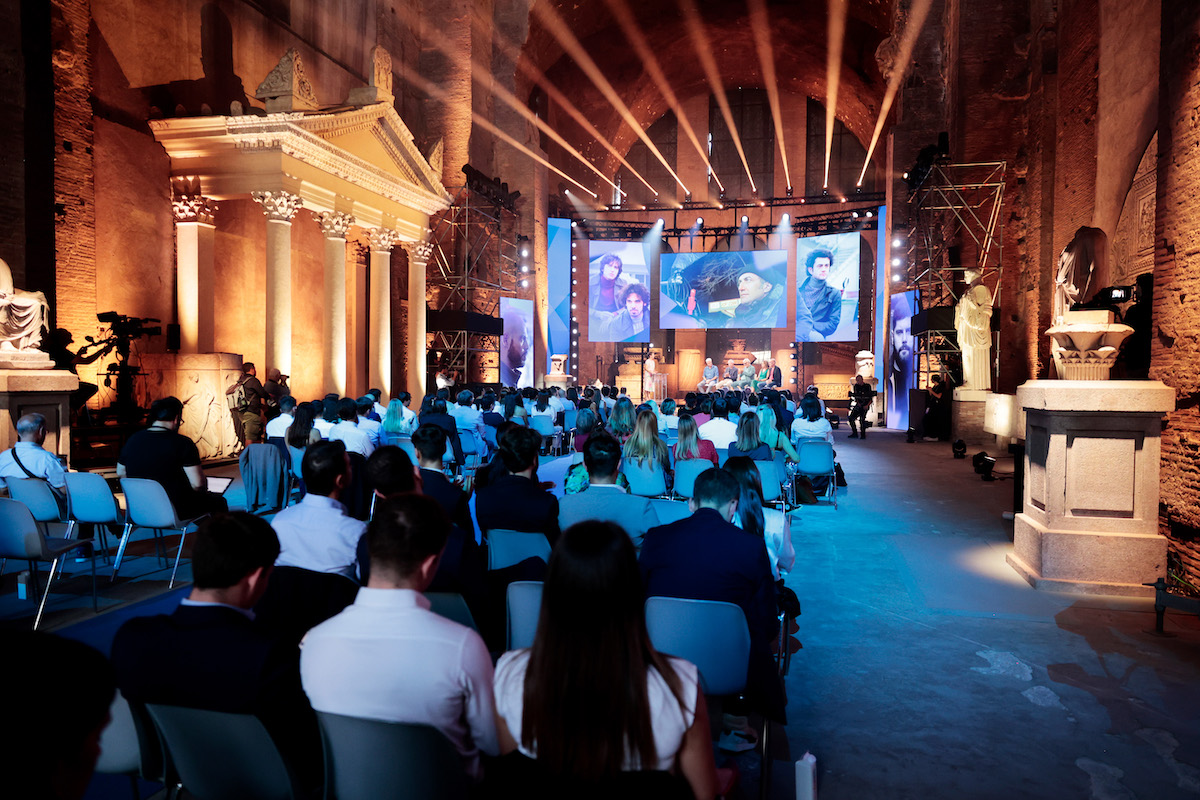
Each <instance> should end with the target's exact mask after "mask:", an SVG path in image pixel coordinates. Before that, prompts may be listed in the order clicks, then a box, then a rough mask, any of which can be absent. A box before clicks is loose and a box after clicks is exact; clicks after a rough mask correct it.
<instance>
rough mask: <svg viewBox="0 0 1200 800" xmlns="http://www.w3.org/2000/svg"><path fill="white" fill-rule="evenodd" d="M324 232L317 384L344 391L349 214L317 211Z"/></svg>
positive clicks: (351, 218) (338, 391) (352, 222)
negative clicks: (323, 273)
mask: <svg viewBox="0 0 1200 800" xmlns="http://www.w3.org/2000/svg"><path fill="white" fill-rule="evenodd" d="M319 219H320V222H321V232H322V233H324V234H325V318H324V324H323V325H322V326H321V342H322V348H323V349H322V352H321V385H322V386H324V387H326V391H329V389H330V387H332V388H333V390H334V391H336V392H337V393H338V394H339V395H341V396H343V397H344V396H345V395H346V231H347V230H348V229H349V228H350V226H351V225H353V224H354V217H352V216H350V215H349V214H342V213H338V212H327V213H324V214H321V216H320V218H319Z"/></svg>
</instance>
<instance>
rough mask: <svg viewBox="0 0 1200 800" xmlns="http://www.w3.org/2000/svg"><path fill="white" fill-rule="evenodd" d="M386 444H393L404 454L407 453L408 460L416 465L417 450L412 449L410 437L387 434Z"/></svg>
mask: <svg viewBox="0 0 1200 800" xmlns="http://www.w3.org/2000/svg"><path fill="white" fill-rule="evenodd" d="M386 441H387V443H388V444H394V445H396V447H399V448H400V449H401V450H403V451H404V452H406V453H408V457H409V459H411V460H412V462H413V463H414V464H416V463H417V448H415V447H413V443H412V437H411V436H402V435H400V434H396V433H389V434H388V435H387V439H386Z"/></svg>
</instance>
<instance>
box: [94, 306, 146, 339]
mask: <svg viewBox="0 0 1200 800" xmlns="http://www.w3.org/2000/svg"><path fill="white" fill-rule="evenodd" d="M96 319H98V320H99V321H101V322H103V323H105V324H107V325H108V326H109V328H110V329H111V330H112V335H113V336H116V337H117V338H119V339H140V338H141V337H143V336H159V335H161V334H162V326H161V325H155V326H154V327H148V326H147V325H146V323H147V322H161V321H162V320H158V319H154V318H152V317H127V316H125V315H124V314H118V313H117V312H116V311H103V312H101V313H99V314H97V315H96Z"/></svg>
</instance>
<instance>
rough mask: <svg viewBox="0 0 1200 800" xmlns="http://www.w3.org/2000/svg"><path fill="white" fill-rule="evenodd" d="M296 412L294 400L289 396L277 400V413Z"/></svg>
mask: <svg viewBox="0 0 1200 800" xmlns="http://www.w3.org/2000/svg"><path fill="white" fill-rule="evenodd" d="M295 410H296V398H294V397H292V396H291V395H290V394H285V395H284V396H283V397H281V398H279V411H280V412H281V413H283V414H290V413H292V412H293V411H295Z"/></svg>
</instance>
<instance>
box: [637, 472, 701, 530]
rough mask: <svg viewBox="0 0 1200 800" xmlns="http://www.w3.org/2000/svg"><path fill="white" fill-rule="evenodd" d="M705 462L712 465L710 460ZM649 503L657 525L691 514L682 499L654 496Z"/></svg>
mask: <svg viewBox="0 0 1200 800" xmlns="http://www.w3.org/2000/svg"><path fill="white" fill-rule="evenodd" d="M705 463H707V464H708V465H709V466H710V467H711V466H712V463H711V462H707V461H706V462H705ZM650 504H651V505H653V506H654V513H655V514H656V515H657V516H658V524H659V525H670V524H671V523H672V522H678V521H679V520H681V519H685V518H687V517H690V516H691V515H692V510H691V509H690V508H688V504H687V503H686V502H684V501H682V500H665V499H663V498H655V499H653V500H651V501H650Z"/></svg>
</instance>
